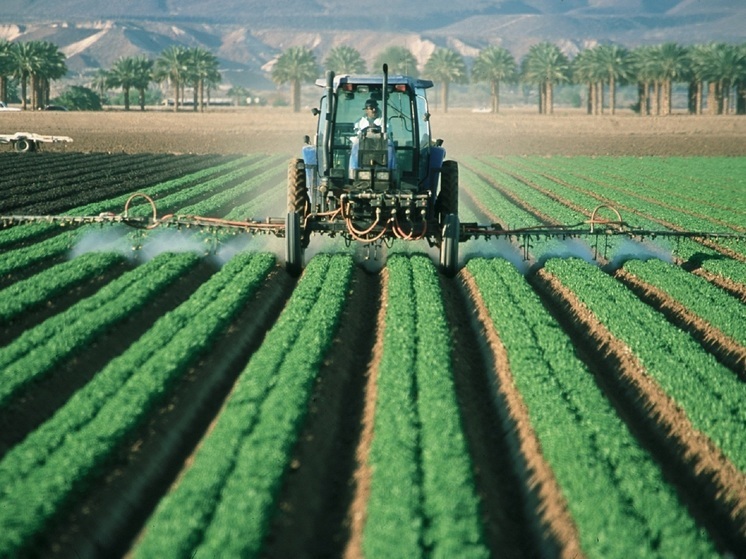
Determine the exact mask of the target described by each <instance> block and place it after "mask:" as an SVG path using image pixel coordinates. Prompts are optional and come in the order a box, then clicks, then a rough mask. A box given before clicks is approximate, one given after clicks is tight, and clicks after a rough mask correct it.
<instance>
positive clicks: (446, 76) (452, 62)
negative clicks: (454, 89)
mask: <svg viewBox="0 0 746 559" xmlns="http://www.w3.org/2000/svg"><path fill="white" fill-rule="evenodd" d="M425 73H426V74H427V76H428V77H429V78H431V79H432V80H434V81H439V82H440V87H441V93H442V97H443V112H444V113H447V112H448V88H449V86H450V84H451V83H452V82H455V83H465V82H466V80H467V72H466V63H465V62H464V59H463V58H462V56H461V55H460V54H459V53H457V52H456V51H454V50H451V49H444V48H438V49H435V50H434V51H433V53H432V54H431V55H430V58H428V60H427V62H426V63H425Z"/></svg>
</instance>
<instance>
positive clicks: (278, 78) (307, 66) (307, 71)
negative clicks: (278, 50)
mask: <svg viewBox="0 0 746 559" xmlns="http://www.w3.org/2000/svg"><path fill="white" fill-rule="evenodd" d="M318 74H319V70H318V66H317V64H316V56H315V55H314V54H313V51H311V50H310V49H308V48H306V47H290V48H289V49H287V50H286V51H284V52H283V53H282V54H281V55H280V57H279V58H278V59H277V62H276V63H275V65H274V67H273V68H272V79H273V80H274V81H275V82H276V83H277V84H280V85H282V84H285V83H288V82H289V83H290V87H291V89H292V97H293V111H295V112H296V113H297V112H300V86H301V84H302V83H305V82H312V81H313V80H315V79H316V77H317V76H318Z"/></svg>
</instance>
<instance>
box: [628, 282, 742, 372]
mask: <svg viewBox="0 0 746 559" xmlns="http://www.w3.org/2000/svg"><path fill="white" fill-rule="evenodd" d="M614 277H615V278H616V279H618V280H620V281H621V282H622V283H624V284H625V285H626V286H627V287H629V288H630V289H632V291H634V292H635V294H636V295H637V296H638V297H640V298H641V299H642V300H643V301H645V302H646V303H648V304H649V305H651V306H653V307H655V308H656V309H657V310H659V311H661V312H662V313H663V314H664V315H665V317H666V318H667V319H668V320H669V322H672V323H673V324H675V325H676V326H678V327H679V328H681V329H682V330H684V331H686V332H689V333H690V334H691V335H692V336H693V337H694V338H695V339H696V340H697V341H698V342H699V343H701V344H702V346H703V347H704V348H705V349H707V351H709V352H710V353H712V354H713V355H714V356H715V357H716V358H717V359H718V361H720V362H721V363H723V364H724V365H725V366H726V367H728V368H730V369H732V370H733V371H734V372H736V373H737V374H738V375H739V376H740V377H741V379H742V380H744V381H746V347H744V346H743V345H741V344H739V343H738V342H737V341H736V340H734V339H733V338H731V337H730V336H727V335H726V334H724V333H723V332H722V331H720V330H719V329H717V328H715V327H714V326H712V325H711V324H710V323H709V322H707V321H706V320H704V319H702V318H700V317H699V316H697V315H696V314H694V313H693V312H691V311H690V310H689V309H688V308H687V307H686V306H684V305H682V304H681V303H679V302H678V301H677V300H676V299H673V298H672V297H670V296H669V295H668V294H667V293H665V292H664V291H662V290H660V289H658V288H656V287H654V286H652V285H650V284H648V283H646V282H644V281H642V280H640V279H639V278H637V277H635V276H634V275H633V274H630V273H629V272H627V271H626V270H622V269H619V270H617V271H616V272H615V273H614Z"/></svg>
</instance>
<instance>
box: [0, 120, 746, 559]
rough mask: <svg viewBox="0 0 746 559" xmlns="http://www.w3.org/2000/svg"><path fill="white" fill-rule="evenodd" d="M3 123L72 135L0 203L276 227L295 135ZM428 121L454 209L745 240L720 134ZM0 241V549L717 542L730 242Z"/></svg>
mask: <svg viewBox="0 0 746 559" xmlns="http://www.w3.org/2000/svg"><path fill="white" fill-rule="evenodd" d="M266 115H267V113H265V117H266ZM12 116H13V118H26V119H27V120H25V121H17V124H18V125H19V126H22V127H23V128H26V129H30V128H32V127H33V128H34V131H35V132H38V133H45V134H46V133H65V134H69V135H71V136H73V137H74V138H75V142H74V143H73V144H71V145H68V146H54V147H53V148H49V149H43V150H42V151H41V152H39V153H26V154H16V153H12V152H10V151H9V150H8V151H0V169H1V170H2V173H0V188H2V191H3V197H2V198H0V216H2V215H10V214H15V215H31V214H34V215H51V214H65V215H70V216H80V215H98V214H100V213H103V212H115V213H120V212H121V211H122V210H123V208H124V204H125V202H126V201H127V200H128V199H129V197H130V195H131V194H133V193H135V192H144V193H147V194H148V195H149V196H151V197H152V198H153V199H154V200H155V203H156V205H157V208H158V212H159V214H160V215H163V214H167V213H177V212H178V213H181V214H193V215H205V216H214V217H226V218H229V219H245V218H255V217H264V216H282V215H283V213H284V205H285V185H286V176H287V165H286V163H287V160H288V158H289V157H291V156H293V155H295V151H293V150H294V149H295V148H294V147H293V146H296V145H297V146H299V145H300V141H299V140H300V138H301V137H302V134H303V133H308V132H309V131H310V128H311V126H312V120H311V119H310V117H309V116H301V117H297V119H298V121H295V120H293V119H295V118H296V117H295V115H291V114H290V113H287V114H285V115H283V116H282V118H278V119H277V127H276V130H275V132H273V133H272V134H270V138H268V139H267V138H265V139H264V141H263V140H262V138H261V135H262V132H263V131H266V130H267V129H268V123H267V122H265V121H262V122H263V124H262V125H261V127H258V128H257V129H254V128H251V126H249V128H248V132H246V134H245V136H247V137H248V139H247V138H244V137H243V136H241V135H239V127H238V125H237V124H236V123H235V122H228V121H230V120H231V119H230V118H229V119H228V120H227V121H224V118H226V115H223V114H221V115H219V116H218V117H216V118H215V121H214V122H213V128H212V129H210V128H209V127H208V126H207V125H206V123H205V122H203V121H204V120H205V119H206V118H209V117H210V116H211V115H208V114H205V115H165V114H164V115H151V116H153V117H155V118H157V119H158V121H157V124H155V125H154V124H151V126H154V127H157V126H161V127H162V129H163V130H171V133H170V134H166V135H165V136H163V135H160V136H156V135H155V134H154V133H152V132H150V131H148V129H147V128H142V129H140V131H139V134H138V133H137V128H131V127H130V126H132V124H133V123H143V122H145V121H144V120H143V119H144V118H145V117H147V116H148V115H147V114H146V115H124V114H103V115H100V116H98V115H97V116H95V117H94V116H92V115H85V114H82V115H74V113H69V114H64V115H61V117H59V116H57V115H43V116H44V117H47V116H52V117H53V118H54V119H55V120H44V119H42V118H41V117H42V115H36V114H32V115H21V117H18V115H12ZM72 116H76V117H78V121H76V124H75V126H77V127H78V128H77V131H76V129H73V122H74V121H73V120H72V119H70V120H67V119H68V118H69V117H72ZM180 116H184V117H186V120H185V123H180V124H179V125H178V126H175V125H174V126H173V128H168V124H173V123H174V122H175V120H174V117H180ZM443 116H444V117H445V118H443V120H444V121H445V122H444V126H443V127H442V128H438V130H437V131H438V132H440V131H441V130H442V131H443V136H444V137H445V138H446V146H450V145H453V149H452V151H450V152H449V155H450V156H451V157H453V158H454V159H457V160H458V161H459V165H460V187H461V192H460V195H461V199H460V208H461V210H460V213H461V219H462V221H476V222H479V223H500V224H501V225H502V226H503V227H506V228H507V227H525V226H532V225H541V224H556V223H577V222H581V221H583V220H585V219H588V218H589V217H590V215H591V213H592V211H593V210H594V208H596V207H597V206H600V205H604V204H608V205H613V206H614V207H615V208H617V209H618V210H619V211H620V212H621V215H622V217H623V218H624V219H625V221H627V222H628V223H629V224H630V225H632V226H635V227H641V228H646V229H651V230H672V231H676V230H697V231H710V232H720V233H733V232H735V233H746V153H738V150H740V149H743V145H744V144H743V142H739V139H740V138H741V135H742V134H744V131H743V127H744V125H743V124H742V123H741V121H740V120H738V119H736V118H733V119H723V120H722V121H718V119H715V118H712V119H702V120H699V119H694V118H692V120H691V121H686V122H684V120H683V119H671V120H670V121H665V119H659V120H660V121H661V122H660V126H659V127H658V128H656V129H650V128H648V126H649V124H648V123H645V122H642V120H644V119H636V118H635V117H631V116H628V117H619V118H617V119H616V120H615V121H612V120H602V121H601V122H602V124H601V125H600V129H595V130H592V129H591V127H590V126H589V125H588V122H589V121H590V120H591V119H584V118H582V117H575V116H560V117H558V118H556V119H548V120H544V122H546V123H547V126H546V129H542V126H543V125H542V120H541V119H539V120H537V119H536V118H532V117H526V118H523V117H521V116H518V115H512V116H511V115H507V116H505V117H503V116H502V115H501V116H500V117H488V118H494V119H495V120H493V121H492V124H494V125H495V126H496V127H499V128H500V130H502V131H504V132H505V134H504V135H503V136H501V137H499V138H494V137H493V134H494V133H495V131H494V130H489V129H488V127H486V126H485V125H484V121H477V120H476V119H477V116H475V115H471V114H469V115H467V114H462V115H450V114H449V115H443ZM436 117H437V115H436V116H434V117H433V118H434V120H437V119H436ZM457 117H458V118H461V119H462V120H464V119H466V120H467V121H468V122H469V126H471V130H472V131H474V135H473V136H472V137H470V138H466V137H465V135H464V133H463V132H459V131H458V130H457V129H458V127H459V124H458V122H457V121H456V118H457ZM3 118H4V117H3ZM61 118H64V119H65V120H61ZM96 118H100V119H103V120H104V121H105V123H106V124H108V125H104V126H101V123H100V122H99V123H96V122H95V119H96ZM240 118H249V117H246V116H245V115H243V116H241V117H233V120H234V121H235V120H236V119H239V120H240ZM252 118H256V117H252ZM128 119H129V120H128ZM498 119H499V120H498ZM663 121H665V122H663ZM123 122H129V124H128V125H123V124H122V123H123ZM189 122H191V123H192V124H191V125H192V127H193V128H192V130H194V131H195V134H193V135H192V137H191V138H188V139H185V141H184V144H185V146H187V147H186V148H185V149H175V148H174V146H175V142H177V140H178V138H179V137H183V138H186V134H187V128H188V127H189V124H188V123H189ZM200 122H202V124H201V125H200V124H198V123H200ZM221 123H223V124H222V125H223V126H224V129H222V130H221V129H220V126H221ZM68 125H69V126H68ZM44 126H47V127H48V128H46V129H44V128H43V127H44ZM55 126H56V127H58V128H59V129H55V128H54V127H55ZM201 126H202V127H201ZM528 128H531V131H530V133H529V134H528V135H529V137H530V138H533V139H535V140H536V142H535V143H533V144H531V143H530V142H528V141H527V139H526V137H524V136H523V133H524V132H526V131H527V130H528ZM19 129H20V128H19ZM510 129H514V130H518V133H516V132H513V133H509V132H508V131H509V130H510ZM620 129H621V130H620ZM583 130H585V131H586V132H587V133H588V135H589V136H593V135H595V140H596V141H595V143H594V142H592V141H591V142H588V141H586V140H587V138H586V139H584V140H582V141H579V142H578V144H576V145H574V146H573V134H576V133H578V132H582V131H583ZM279 132H282V133H279ZM449 132H454V136H455V138H454V141H453V142H451V140H450V139H449V138H450V136H449V135H448V134H449ZM286 134H287V136H288V138H286V137H285V135H286ZM694 136H698V137H699V140H700V141H699V142H697V141H695V140H694V139H693V137H694ZM166 137H167V138H168V139H164V138H166ZM197 139H199V140H201V141H197ZM498 139H499V140H500V141H499V142H498ZM228 140H233V144H232V145H230V142H228ZM128 142H129V143H128ZM226 142H228V143H226ZM652 146H656V147H655V148H652ZM739 146H741V147H739ZM612 147H613V149H612ZM646 149H650V150H651V151H654V152H655V153H654V155H646V156H641V155H642V154H640V153H639V151H640V150H646ZM656 150H657V151H656ZM131 212H132V213H134V214H137V215H148V214H149V212H151V208H150V206H149V205H148V204H146V203H145V201H144V200H143V199H141V198H138V199H135V200H133V202H132V207H131ZM0 225H2V226H3V227H0V254H1V255H2V258H0V317H1V320H0V375H2V376H1V377H0V503H2V506H0V527H2V529H0V557H70V556H72V557H125V556H126V557H154V558H155V557H164V556H171V557H216V556H218V555H221V556H231V557H233V556H235V557H269V558H284V557H317V556H330V557H345V558H350V559H352V558H359V557H366V558H375V557H383V558H390V557H444V558H452V557H465V558H466V557H480V558H482V557H484V558H486V557H502V556H508V557H583V556H584V557H597V558H604V559H606V558H613V557H619V558H628V557H659V558H679V557H697V558H699V557H740V556H746V440H744V438H743V437H742V436H741V434H742V432H743V429H744V427H745V426H746V408H744V407H743V404H742V403H743V402H744V401H745V399H746V242H744V241H734V240H725V239H711V240H707V241H697V240H694V239H679V240H666V239H665V238H658V239H648V240H645V241H644V242H637V241H634V242H633V241H622V240H616V239H608V240H607V239H599V240H597V243H596V242H594V241H591V242H589V243H586V242H582V241H579V240H565V241H550V240H547V239H542V238H539V237H537V238H534V239H532V240H531V244H530V246H528V247H526V246H520V245H518V244H512V243H509V242H507V241H500V242H498V241H491V242H487V241H484V240H471V241H468V242H466V243H463V244H462V245H461V255H462V259H463V261H464V262H463V268H462V270H461V271H460V272H459V274H458V275H457V276H456V277H455V278H451V279H449V278H444V277H442V276H440V275H439V274H438V273H437V271H436V270H437V268H436V265H435V264H434V262H433V255H432V254H430V252H429V251H428V250H427V249H426V247H425V246H420V245H419V244H417V243H412V244H404V243H403V242H397V243H398V244H394V245H393V246H392V247H390V248H389V249H388V251H387V254H386V255H385V256H386V258H385V260H381V261H380V262H379V265H378V267H379V268H380V270H379V271H376V272H370V271H366V269H365V267H363V266H361V265H360V263H359V254H358V253H357V251H356V250H355V249H354V247H352V248H347V247H345V246H344V243H342V242H337V241H336V240H331V241H330V242H327V243H324V242H323V241H322V239H319V238H314V239H313V240H312V244H311V247H310V249H311V250H309V251H308V253H307V262H306V264H307V266H306V269H305V271H304V273H303V274H302V275H301V277H300V278H297V279H296V278H291V277H290V276H288V275H287V274H286V273H285V271H284V270H283V269H282V251H281V248H282V242H281V241H280V240H277V239H274V238H273V237H271V236H261V235H259V236H257V237H249V236H247V235H246V236H245V235H241V234H239V235H223V234H220V233H217V232H196V231H187V230H184V231H176V230H171V229H164V230H156V231H149V232H144V231H141V230H133V229H130V228H128V227H126V226H124V225H103V226H102V225H84V226H80V227H71V226H66V227H61V226H59V225H57V224H52V223H36V224H27V225H15V226H7V227H6V226H5V225H6V224H1V223H0ZM526 251H527V254H525V252H526ZM526 256H528V258H526ZM594 257H595V258H594Z"/></svg>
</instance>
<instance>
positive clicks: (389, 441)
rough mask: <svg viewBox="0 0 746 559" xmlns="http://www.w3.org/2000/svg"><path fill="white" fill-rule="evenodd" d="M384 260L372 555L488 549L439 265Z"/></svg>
mask: <svg viewBox="0 0 746 559" xmlns="http://www.w3.org/2000/svg"><path fill="white" fill-rule="evenodd" d="M387 270H388V271H389V282H388V301H387V308H388V311H387V313H386V326H385V331H384V352H383V356H382V358H381V363H380V366H379V371H378V379H377V383H376V384H377V398H378V399H377V402H376V416H375V423H374V439H373V443H372V445H371V450H370V458H369V461H370V465H371V468H372V472H373V473H372V481H371V493H370V498H369V502H368V515H367V519H366V525H365V532H364V541H363V546H364V551H365V555H366V557H368V558H369V559H373V558H375V557H394V556H396V557H425V556H428V557H442V558H444V559H445V558H449V557H464V558H467V557H473V558H478V557H487V556H488V555H489V554H488V551H487V549H486V547H485V544H484V541H483V539H482V530H481V521H480V516H479V502H478V499H477V496H476V493H475V488H474V480H473V478H472V472H471V459H470V457H469V452H468V448H467V445H466V441H465V438H464V435H463V432H462V427H461V420H460V415H459V407H458V402H457V401H456V396H455V391H454V386H453V378H452V376H453V373H452V370H451V347H450V332H449V331H448V326H447V324H446V320H445V311H444V308H443V303H442V301H441V298H440V287H439V284H438V277H437V272H436V271H435V267H434V266H433V264H432V263H431V262H430V260H429V259H428V258H427V257H425V256H421V255H415V256H412V257H407V256H403V255H396V256H394V257H392V258H390V259H389V261H388V265H387ZM446 487H447V488H448V490H447V492H444V491H443V488H446Z"/></svg>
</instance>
